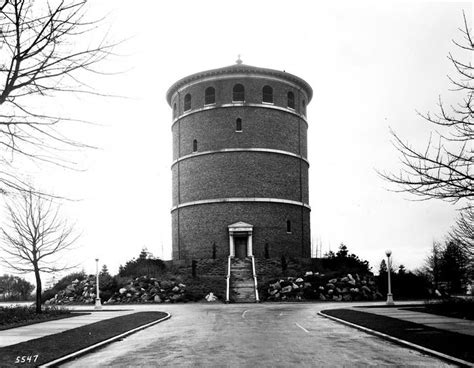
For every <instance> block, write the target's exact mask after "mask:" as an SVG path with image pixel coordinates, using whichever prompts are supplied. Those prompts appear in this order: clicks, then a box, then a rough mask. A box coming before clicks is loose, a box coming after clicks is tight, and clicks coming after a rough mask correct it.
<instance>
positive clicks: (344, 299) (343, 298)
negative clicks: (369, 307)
mask: <svg viewBox="0 0 474 368" xmlns="http://www.w3.org/2000/svg"><path fill="white" fill-rule="evenodd" d="M342 300H343V301H345V302H350V301H351V300H352V297H351V294H344V295H343V296H342Z"/></svg>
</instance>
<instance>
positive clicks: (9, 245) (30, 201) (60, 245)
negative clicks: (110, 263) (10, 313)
mask: <svg viewBox="0 0 474 368" xmlns="http://www.w3.org/2000/svg"><path fill="white" fill-rule="evenodd" d="M20 197H21V198H20V200H19V201H16V202H11V203H10V204H9V205H8V206H7V210H8V214H9V217H10V226H9V228H8V227H4V228H2V229H1V234H2V235H3V239H2V246H1V247H0V249H1V250H2V253H3V254H2V256H1V257H0V261H1V262H2V263H4V264H5V265H6V266H7V267H9V268H11V269H13V270H15V271H16V272H20V273H29V272H33V273H34V275H35V280H36V313H41V292H42V284H41V273H42V272H46V273H53V272H58V271H61V270H65V269H67V268H68V267H67V266H66V265H60V263H59V258H60V257H61V255H62V253H63V252H64V251H66V250H68V249H70V248H71V247H72V245H73V244H74V242H75V241H76V240H77V236H75V235H74V234H73V228H72V226H70V225H68V224H67V223H66V222H65V221H64V220H62V219H61V218H60V216H59V209H58V207H56V206H55V204H54V203H53V201H52V199H45V198H44V197H41V196H39V195H37V194H35V193H34V192H33V191H32V190H29V191H26V192H22V193H21V195H20Z"/></svg>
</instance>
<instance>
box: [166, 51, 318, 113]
mask: <svg viewBox="0 0 474 368" xmlns="http://www.w3.org/2000/svg"><path fill="white" fill-rule="evenodd" d="M239 60H240V59H239ZM231 74H247V75H249V76H251V75H252V74H258V75H267V76H269V77H271V76H273V77H279V78H281V79H286V80H287V81H289V82H293V83H295V84H297V85H298V86H300V87H301V88H303V89H304V90H305V92H306V94H307V96H308V102H309V101H311V98H312V97H313V89H312V88H311V86H310V85H309V84H308V83H307V82H306V81H305V80H303V79H301V78H299V77H297V76H296V75H293V74H290V73H287V72H285V71H280V70H274V69H268V68H259V67H256V66H251V65H246V64H241V63H237V64H234V65H230V66H226V67H223V68H218V69H211V70H206V71H203V72H199V73H194V74H191V75H188V76H187V77H184V78H181V79H180V80H178V81H177V82H175V83H174V84H173V85H172V86H171V87H170V88H169V89H168V91H167V92H166V100H167V101H168V104H169V105H171V97H172V96H173V94H174V93H175V92H176V91H177V90H179V89H180V88H182V87H183V86H185V85H187V84H189V83H192V82H195V81H199V80H200V79H206V78H210V77H219V76H222V75H231Z"/></svg>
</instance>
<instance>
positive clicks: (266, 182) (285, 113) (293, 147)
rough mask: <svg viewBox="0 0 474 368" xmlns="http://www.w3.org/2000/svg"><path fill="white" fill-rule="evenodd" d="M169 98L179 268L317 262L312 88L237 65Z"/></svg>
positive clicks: (205, 75) (177, 86)
mask: <svg viewBox="0 0 474 368" xmlns="http://www.w3.org/2000/svg"><path fill="white" fill-rule="evenodd" d="M166 97H167V100H168V103H169V105H170V106H171V108H172V111H173V122H172V132H173V164H172V177H173V179H172V180H173V208H172V210H171V213H172V239H173V259H195V258H212V257H217V258H223V257H227V256H228V255H232V256H235V257H239V258H244V257H246V256H250V255H253V256H255V257H262V258H263V257H271V258H276V257H281V256H282V255H285V256H292V257H310V253H311V244H310V207H309V200H308V168H309V163H308V160H307V129H308V123H307V120H306V106H307V104H308V103H309V102H310V100H311V97H312V89H311V87H310V85H309V84H308V83H306V82H305V81H304V80H303V79H301V78H298V77H296V76H294V75H292V74H289V73H286V72H281V71H277V70H272V69H266V68H258V67H254V66H249V65H244V64H242V63H241V61H240V60H238V61H237V64H235V65H232V66H229V67H225V68H220V69H214V70H208V71H204V72H200V73H196V74H193V75H190V76H188V77H185V78H183V79H180V80H179V81H177V82H176V83H174V84H173V85H172V86H171V87H170V89H169V90H168V92H167V96H166Z"/></svg>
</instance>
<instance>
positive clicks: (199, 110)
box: [171, 102, 308, 127]
mask: <svg viewBox="0 0 474 368" xmlns="http://www.w3.org/2000/svg"><path fill="white" fill-rule="evenodd" d="M242 106H244V107H258V108H265V109H273V110H278V111H283V112H286V113H288V114H291V115H295V116H297V117H299V118H300V119H301V120H303V121H304V122H305V124H306V127H308V121H307V120H306V117H305V116H304V115H302V114H299V113H297V112H296V111H294V110H293V109H290V108H285V107H281V106H275V105H271V104H266V103H247V102H233V103H229V104H223V105H208V106H203V107H200V108H199V109H194V110H190V111H186V112H184V113H182V114H181V115H179V116H178V117H177V118H175V119H174V120H173V122H172V124H171V127H173V126H174V124H176V123H177V122H178V120H180V119H182V118H185V117H187V116H189V115H192V114H195V113H198V112H202V111H206V110H214V109H221V108H229V107H242Z"/></svg>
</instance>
